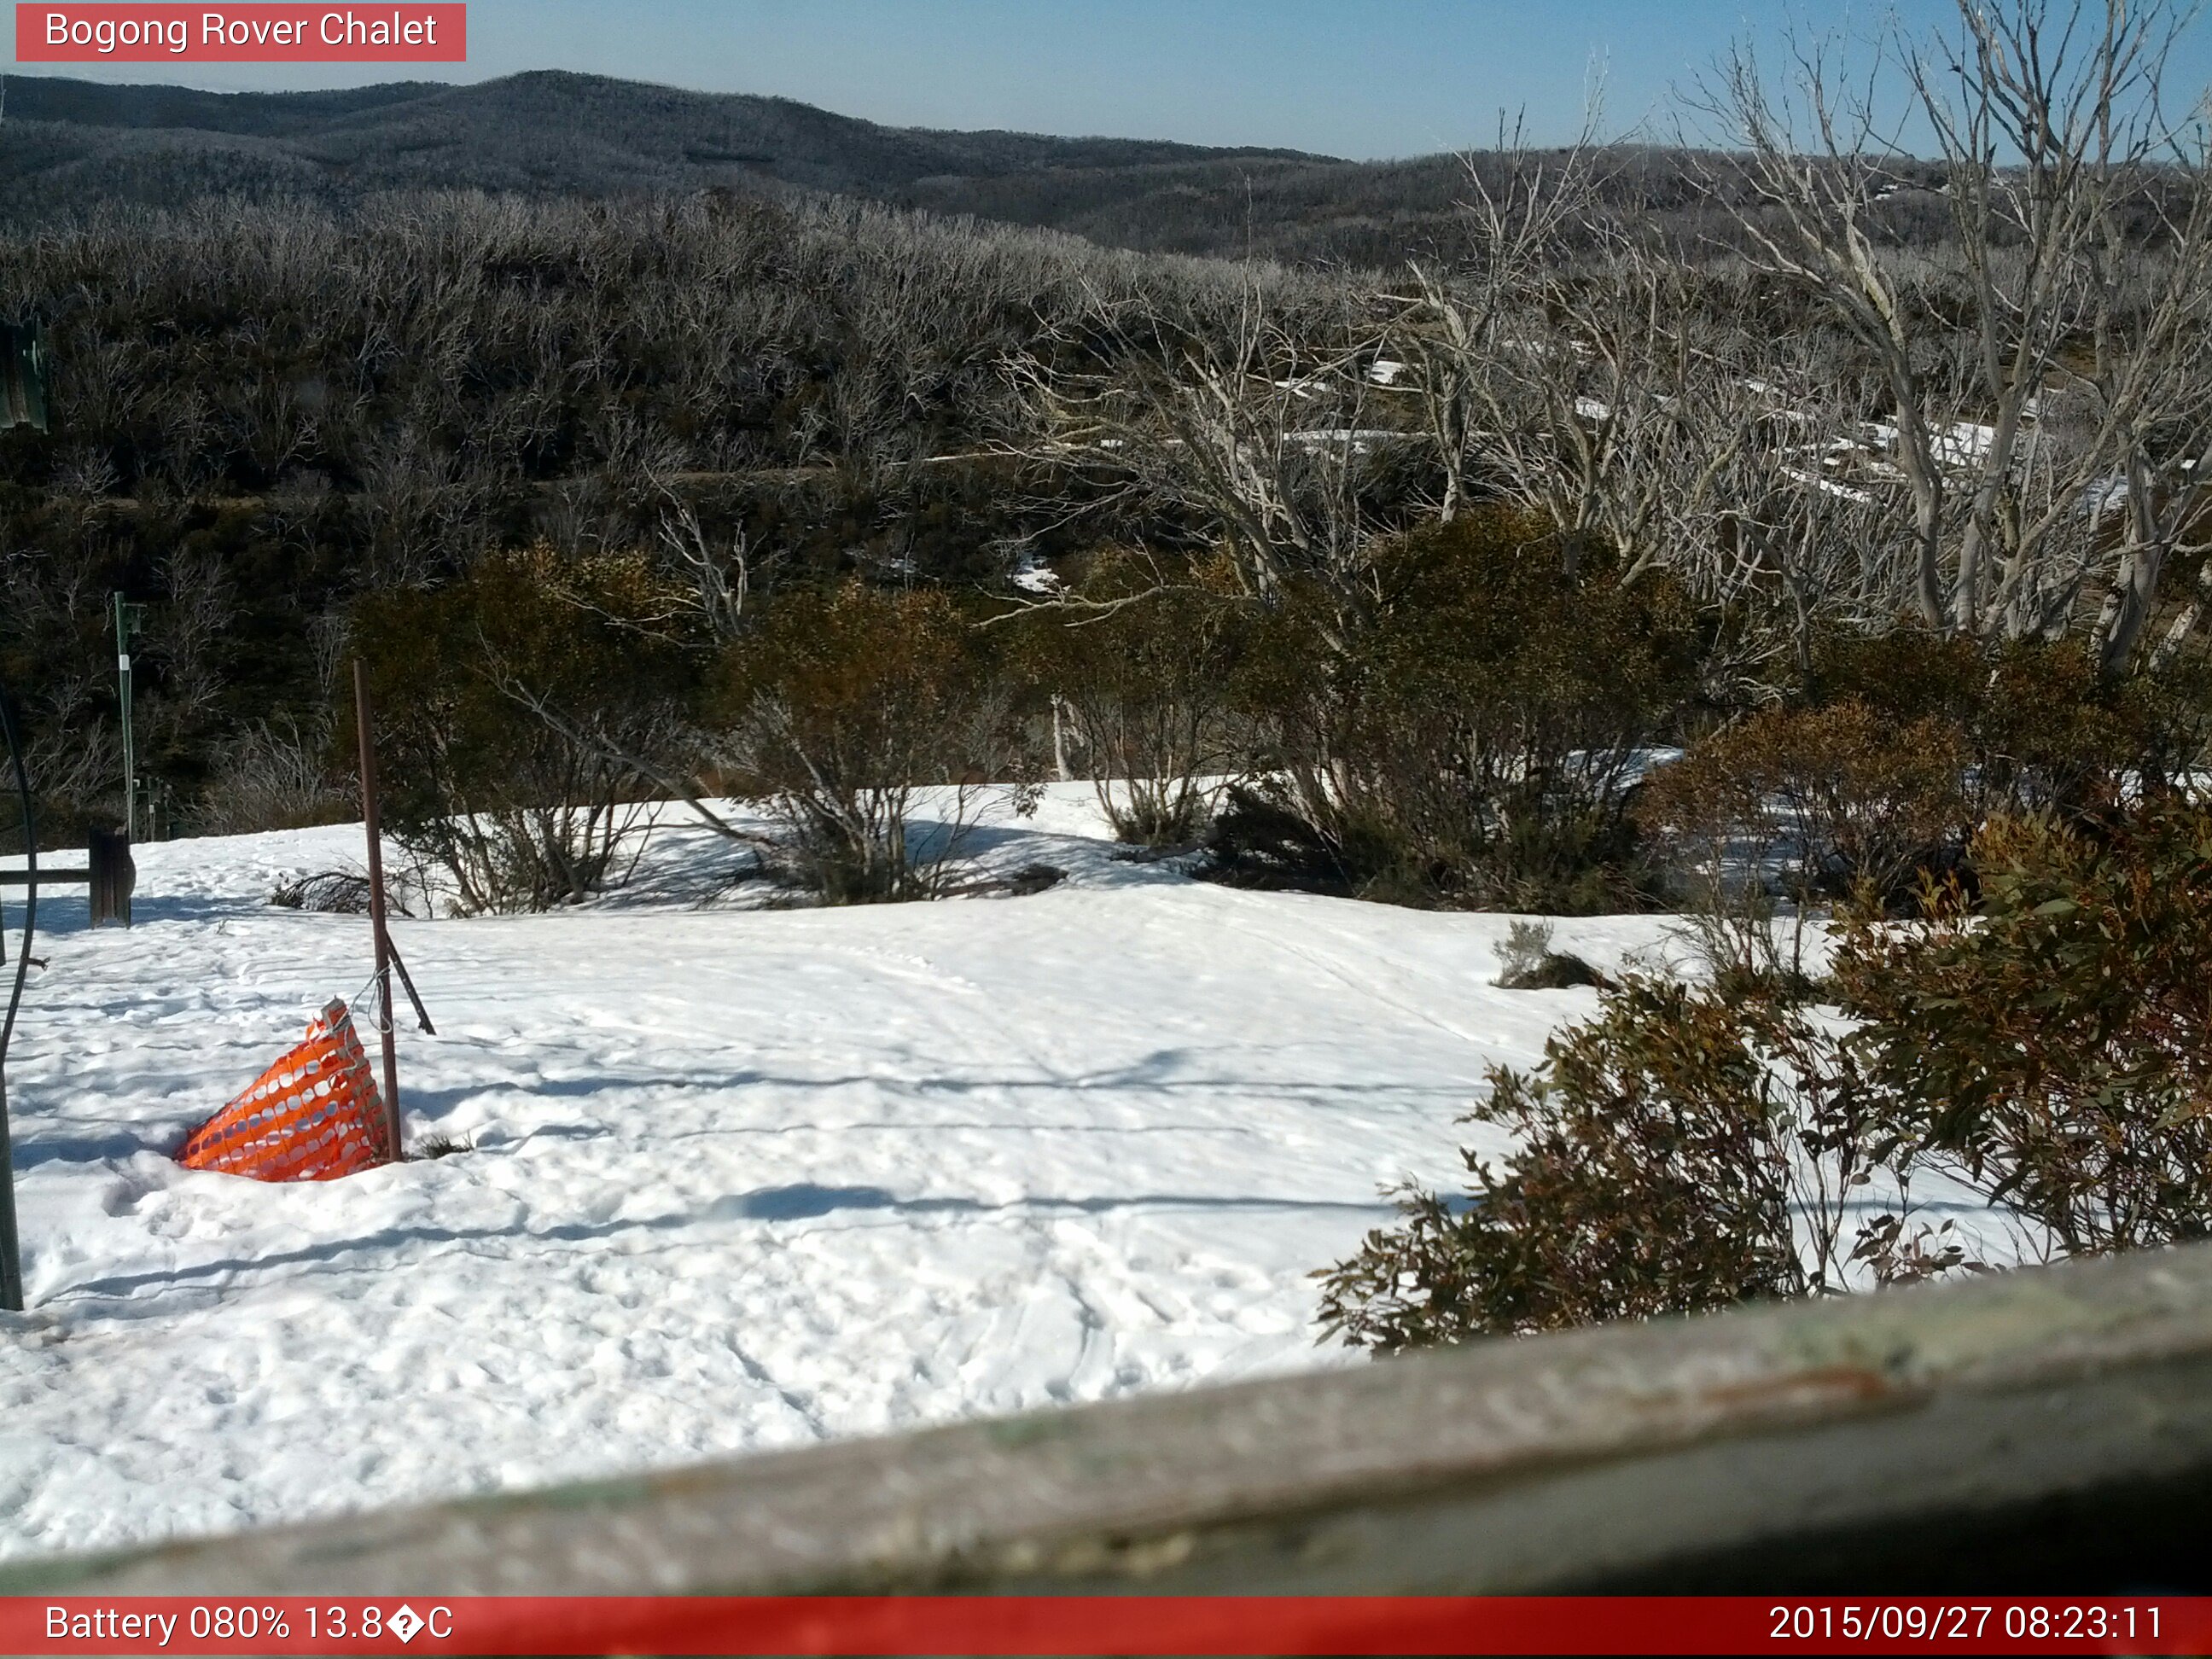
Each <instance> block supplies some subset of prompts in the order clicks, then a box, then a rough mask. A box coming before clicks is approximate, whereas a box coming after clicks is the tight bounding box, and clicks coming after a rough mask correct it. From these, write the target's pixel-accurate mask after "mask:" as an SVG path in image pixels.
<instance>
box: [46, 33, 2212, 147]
mask: <svg viewBox="0 0 2212 1659" xmlns="http://www.w3.org/2000/svg"><path fill="white" fill-rule="evenodd" d="M2060 3H2065V0H2060ZM1891 9H1892V8H1891V7H1890V6H1888V5H1887V4H1881V3H1875V4H1853V5H1850V6H1845V5H1840V4H1830V5H1817V4H1801V5H1798V6H1796V7H1794V8H1790V9H1785V8H1784V7H1783V6H1781V5H1778V4H1762V3H1758V0H1752V3H1749V4H1747V3H1746V0H1517V3H1515V0H471V4H470V7H469V33H470V47H471V50H470V61H469V62H468V63H467V64H465V65H463V64H450V65H439V66H437V67H435V69H426V70H416V71H415V73H416V74H417V75H420V76H423V77H424V78H435V79H440V80H482V79H486V78H489V77H490V76H499V75H507V74H511V73H513V72H514V71H516V70H526V69H549V68H558V69H574V70H591V71H594V72H597V73H599V74H605V75H614V76H624V77H627V78H630V79H635V80H644V81H658V82H667V83H669V84H672V85H678V86H685V87H694V88H702V89H705V90H711V91H726V92H757V93H772V94H779V95H781V96H784V97H789V98H797V99H799V100H803V101H805V102H807V103H811V104H819V105H821V106H824V107H825V108H829V109H833V110H836V111H838V112H842V113H844V114H849V115H858V116H863V117H866V118H868V119H871V120H876V121H884V122H890V123H893V124H896V125H915V126H937V127H969V128H974V127H1012V128H1018V129H1022V130H1024V131H1038V132H1055V133H1069V134H1087V133H1108V134H1113V135H1115V136H1120V137H1158V138H1174V139H1180V140H1183V141H1185V142H1188V143H1206V144H1267V145H1282V146H1286V147H1289V148H1292V149H1307V150H1317V151H1322V152H1325V153H1328V154H1331V155H1350V156H1358V157H1375V156H1389V155H1425V154H1430V153H1433V152H1435V151H1437V150H1443V149H1464V148H1466V147H1468V146H1469V145H1472V144H1480V143H1486V142H1487V141H1488V140H1489V139H1491V138H1492V137H1494V135H1495V133H1496V131H1497V126H1498V115H1499V112H1500V111H1501V110H1521V111H1525V112H1526V113H1527V116H1528V124H1529V127H1530V130H1531V133H1532V136H1534V137H1536V138H1537V139H1538V140H1540V141H1541V140H1545V139H1553V138H1558V137H1565V136H1568V135H1569V134H1571V131H1573V129H1574V128H1575V127H1576V126H1577V125H1578V124H1579V119H1580V114H1581V111H1582V108H1583V97H1584V88H1585V87H1586V85H1587V84H1588V83H1589V80H1590V78H1591V76H1592V75H1593V74H1594V73H1595V74H1596V75H1597V76H1600V77H1601V80H1602V82H1603V85H1604V89H1605V90H1604V107H1605V125H1606V127H1607V130H1608V131H1613V132H1620V131H1627V130H1629V129H1632V128H1634V127H1636V126H1637V125H1638V124H1639V123H1641V122H1644V121H1646V120H1648V119H1652V118H1655V117H1657V118H1663V115H1664V112H1665V110H1666V108H1667V100H1668V93H1669V90H1670V88H1673V87H1675V86H1678V85H1680V84H1682V83H1684V82H1686V81H1688V80H1689V79H1690V78H1691V77H1692V76H1695V75H1696V74H1697V73H1698V72H1699V70H1701V69H1704V68H1705V67H1706V66H1707V65H1708V64H1710V63H1711V59H1712V58H1713V57H1714V55H1715V54H1716V53H1717V52H1721V51H1723V49H1725V48H1726V46H1728V44H1729V41H1730V40H1732V39H1735V38H1736V37H1738V36H1742V35H1750V36H1752V37H1753V38H1755V39H1757V40H1762V41H1765V42H1766V43H1767V44H1768V45H1769V46H1770V48H1771V46H1772V44H1773V42H1774V41H1775V40H1777V39H1778V36H1779V34H1780V32H1781V30H1782V28H1783V27H1784V26H1785V25H1787V24H1791V23H1794V25H1795V26H1796V27H1798V28H1799V29H1801V30H1807V31H1810V32H1812V33H1822V32H1826V31H1830V30H1845V29H1847V30H1850V31H1851V32H1853V33H1860V34H1863V33H1866V32H1868V31H1869V30H1870V29H1872V28H1873V27H1875V26H1876V25H1878V24H1879V23H1880V22H1881V21H1882V20H1883V19H1884V18H1885V17H1887V16H1888V15H1890V12H1891ZM1895 9H1896V10H1897V11H1898V12H1899V13H1901V14H1902V15H1903V16H1904V18H1905V21H1907V22H1908V23H1910V24H1913V25H1916V26H1927V25H1932V24H1933V23H1935V22H1936V21H1940V20H1942V19H1945V18H1948V17H1950V16H1952V15H1954V8H1953V4H1952V0H1899V3H1898V4H1897V6H1896V8H1895ZM2196 33H2197V37H2198V38H2197V39H2196V40H2194V41H2193V42H2192V44H2191V48H2190V49H2189V51H2188V52H2186V53H2185V58H2186V59H2187V63H2186V65H2185V66H2186V67H2187V68H2188V69H2189V70H2191V71H2192V77H2191V85H2196V84H2200V83H2201V82H2203V79H2204V78H2205V76H2206V75H2207V72H2208V71H2212V52H2208V50H2207V49H2206V48H2207V41H2206V40H2205V39H2204V38H2203V37H2204V36H2205V35H2206V34H2207V33H2208V30H2207V29H2206V28H2204V27H2199V28H2198V29H2197V32H2196ZM45 67H46V66H44V65H41V66H40V68H42V69H43V68H45ZM53 67H55V68H56V69H61V68H62V66H58V65H57V66H53ZM64 72H67V73H70V74H83V75H86V76H88V77H92V76H96V77H97V78H100V79H105V80H136V81H147V80H155V79H167V78H175V79H188V80H189V81H190V82H191V84H194V85H198V86H205V87H214V88H222V89H236V88H275V87H301V86H343V85H355V84H360V83H362V82H369V81H379V80H395V79H399V78H402V76H403V75H404V73H405V71H402V70H378V69H375V68H373V67H365V66H356V65H332V66H330V67H329V68H327V69H304V68H289V67H286V68H276V67H270V68H260V67H255V66H248V65H222V66H216V65H208V66H204V67H203V68H201V69H200V70H197V72H195V73H193V74H191V75H190V76H167V75H165V74H164V73H163V71H162V70H161V67H160V66H158V65H154V64H144V65H138V64H131V65H118V66H116V67H115V68H113V69H112V70H100V69H89V70H88V69H80V68H79V67H77V66H75V65H70V66H68V67H67V68H66V70H65V71H64Z"/></svg>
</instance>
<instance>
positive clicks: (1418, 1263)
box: [1321, 980, 1882, 1352]
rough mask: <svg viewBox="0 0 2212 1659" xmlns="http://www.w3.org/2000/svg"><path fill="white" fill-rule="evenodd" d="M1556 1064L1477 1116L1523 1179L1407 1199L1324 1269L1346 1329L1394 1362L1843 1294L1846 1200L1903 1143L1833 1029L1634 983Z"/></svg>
mask: <svg viewBox="0 0 2212 1659" xmlns="http://www.w3.org/2000/svg"><path fill="white" fill-rule="evenodd" d="M1544 1052H1545V1063H1544V1066H1543V1069H1542V1071H1541V1073H1540V1074H1539V1075H1538V1076H1537V1077H1535V1078H1533V1079H1532V1078H1529V1077H1526V1076H1523V1075H1522V1074H1520V1073H1516V1072H1512V1071H1509V1070H1505V1069H1503V1068H1501V1069H1498V1070H1494V1071H1493V1072H1492V1073H1491V1078H1490V1084H1491V1091H1490V1095H1489V1097H1488V1098H1486V1100H1484V1101H1483V1102H1482V1103H1481V1104H1480V1105H1479V1106H1477V1107H1476V1108H1475V1109H1474V1111H1473V1112H1472V1113H1471V1114H1470V1115H1469V1121H1474V1122H1480V1123H1486V1124H1489V1125H1492V1126H1493V1127H1496V1128H1497V1129H1498V1130H1500V1131H1502V1132H1503V1133H1504V1134H1506V1135H1510V1137H1512V1139H1513V1142H1514V1150H1513V1151H1512V1152H1510V1153H1509V1154H1508V1155H1507V1156H1506V1158H1505V1159H1504V1164H1503V1165H1502V1166H1494V1165H1492V1164H1491V1163H1490V1161H1489V1160H1487V1159H1486V1158H1483V1157H1481V1156H1480V1154H1478V1153H1477V1152H1474V1151H1472V1150H1470V1151H1468V1152H1466V1153H1465V1154H1463V1156H1464V1158H1465V1160H1466V1164H1467V1170H1468V1176H1469V1177H1470V1179H1469V1182H1468V1189H1467V1191H1466V1193H1465V1194H1463V1195H1462V1196H1461V1197H1459V1198H1456V1199H1454V1198H1447V1197H1444V1196H1442V1195H1439V1194H1435V1193H1430V1192H1424V1191H1421V1190H1419V1189H1417V1188H1408V1189H1407V1190H1406V1191H1405V1192H1404V1193H1403V1194H1402V1196H1401V1206H1400V1207H1401V1220H1400V1222H1399V1224H1398V1225H1396V1226H1395V1227H1392V1228H1385V1229H1378V1230H1377V1231H1374V1232H1371V1233H1370V1234H1369V1235H1368V1237H1367V1239H1366V1242H1365V1243H1364V1245H1363V1246H1362V1247H1361V1249H1360V1250H1359V1251H1358V1254H1357V1255H1353V1256H1352V1258H1350V1259H1349V1260H1347V1261H1343V1262H1340V1263H1339V1264H1338V1265H1337V1266H1336V1267H1334V1268H1332V1269H1330V1270H1329V1271H1328V1273H1325V1274H1323V1275H1322V1278H1323V1279H1324V1284H1325V1289H1324V1293H1323V1296H1322V1305H1321V1316H1322V1324H1323V1327H1324V1328H1325V1329H1326V1330H1327V1331H1328V1332H1332V1333H1340V1334H1342V1335H1343V1336H1344V1337H1345V1338H1346V1340H1349V1341H1351V1342H1352V1343H1353V1344H1354V1345H1356V1346H1364V1347H1372V1348H1376V1349H1378V1350H1381V1351H1383V1352H1391V1351H1393V1350H1395V1349H1400V1348H1406V1347H1418V1346H1429V1345H1431V1344H1435V1343H1439V1342H1455V1341H1459V1340H1464V1339H1466V1338H1468V1337H1472V1336H1478V1335H1486V1334H1510V1333H1517V1332H1528V1331H1541V1330H1556V1329H1559V1328H1565V1327H1568V1326H1573V1325H1582V1324H1589V1323H1591V1322H1596V1321H1600V1320H1607V1319H1638V1318H1650V1317H1654V1316H1658V1315H1662V1314H1681V1313H1699V1312H1704V1311H1706V1310H1711V1309H1715V1308H1723V1307H1728V1306H1730V1305H1733V1304H1736V1303H1740V1302H1744V1301H1748V1300H1753V1299H1754V1298H1759V1297H1791V1296H1804V1295H1808V1294H1812V1293H1814V1292H1815V1291H1824V1290H1832V1289H1838V1288H1841V1285H1842V1279H1843V1274H1844V1260H1843V1258H1842V1256H1841V1255H1840V1253H1839V1246H1840V1242H1841V1239H1842V1236H1843V1230H1844V1225H1845V1218H1846V1212H1845V1209H1844V1198H1845V1195H1846V1194H1850V1192H1851V1191H1853V1190H1854V1188H1855V1187H1856V1186H1857V1183H1858V1182H1859V1181H1860V1178H1861V1177H1863V1176H1864V1175H1865V1174H1866V1173H1867V1172H1868V1171H1869V1170H1870V1169H1872V1168H1873V1167H1874V1166H1875V1164H1877V1163H1879V1162H1880V1159H1881V1150H1882V1149H1881V1146H1879V1145H1878V1144H1877V1141H1876V1138H1875V1137H1876V1134H1877V1126H1876V1125H1875V1122H1874V1121H1873V1120H1872V1115H1871V1109H1870V1103H1869V1100H1868V1098H1867V1097H1866V1094H1865V1092H1864V1091H1863V1089H1862V1088H1861V1087H1860V1086H1859V1084H1858V1080H1857V1077H1856V1076H1855V1074H1854V1073H1852V1072H1851V1070H1850V1067H1849V1066H1848V1064H1847V1063H1842V1062H1841V1056H1840V1054H1839V1051H1838V1048H1837V1046H1836V1045H1835V1044H1834V1043H1833V1042H1832V1041H1831V1040H1829V1039H1828V1038H1826V1036H1824V1035H1823V1034H1822V1033H1821V1031H1820V1029H1819V1028H1818V1027H1817V1026H1815V1025H1814V1024H1812V1023H1811V1022H1810V1021H1809V1020H1808V1019H1807V1018H1804V1017H1802V1016H1801V1015H1798V1014H1795V1013H1792V1012H1788V1011H1786V1010H1783V1009H1780V1008H1778V1007H1776V1006H1772V1005H1766V1004H1749V1005H1746V1004H1741V1003H1735V1002H1732V1001H1729V1000H1723V999H1720V998H1717V997H1716V996H1713V995H1711V994H1709V993H1705V992H1702V991H1699V990H1696V989H1692V988H1691V987H1686V986H1682V985H1678V984H1671V983H1663V982H1656V981H1648V980H1632V981H1627V982H1626V983H1624V984H1623V985H1621V986H1620V987H1618V988H1617V989H1615V990H1613V991H1612V992H1610V993H1608V994H1607V997H1606V1000H1605V1004H1604V1006H1603V1009H1602V1012H1601V1013H1600V1014H1599V1016H1598V1018H1596V1019H1595V1020H1593V1021H1591V1022H1589V1023H1588V1024H1581V1025H1577V1026H1573V1027H1570V1028H1569V1029H1568V1030H1565V1031H1563V1032H1561V1033H1559V1035H1557V1036H1554V1037H1553V1038H1552V1039H1551V1040H1550V1041H1549V1042H1547V1044H1546V1045H1545V1051H1544ZM1869 1237H1871V1235H1869ZM1859 1242H1860V1243H1865V1242H1866V1241H1865V1239H1864V1238H1862V1239H1861V1240H1860V1241H1859Z"/></svg>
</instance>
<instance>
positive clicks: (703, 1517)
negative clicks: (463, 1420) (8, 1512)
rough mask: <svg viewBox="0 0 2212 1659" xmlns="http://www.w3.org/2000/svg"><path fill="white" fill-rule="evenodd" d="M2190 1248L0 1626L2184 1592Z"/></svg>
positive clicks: (606, 1507)
mask: <svg viewBox="0 0 2212 1659" xmlns="http://www.w3.org/2000/svg"><path fill="white" fill-rule="evenodd" d="M2207 1498H2212V1245H2206V1246H2197V1247H2191V1248H2189V1249H2179V1250H2172V1251H2164V1252H2157V1253H2150V1254H2146V1255H2137V1256H2133V1257H2128V1258H2122V1259H2118V1260H2112V1261H2097V1262H2088V1263H2081V1264H2075V1265H2070V1266H2064V1267H2057V1268H2049V1269H2035V1270H2027V1271H2022V1272H2018V1273H2008V1274H2003V1275H2000V1276H1995V1277H1991V1278H1989V1279H1981V1280H1978V1281H1976V1282H1973V1283H1971V1284H1966V1285H1951V1286H1945V1287H1941V1288H1935V1289H1925V1290H1918V1291H1896V1292H1888V1293H1883V1294H1880V1295H1875V1296H1867V1297H1850V1298H1843V1299H1838V1300H1834V1301H1829V1302H1825V1303H1820V1304H1793V1305H1789V1306H1780V1307H1770V1308H1764V1309H1754V1310H1742V1311H1738V1312H1734V1313H1730V1314H1727V1315H1723V1316H1714V1317H1710V1318H1704V1319H1696V1320H1677V1321H1668V1322H1658V1323H1652V1324H1644V1325H1636V1326H1626V1327H1616V1328H1606V1329H1600V1330H1591V1331H1581V1332H1574V1333H1570V1334H1562V1335H1558V1336H1548V1337H1542V1338H1536V1339H1531V1340H1521V1341H1495V1342H1486V1343H1479V1344H1474V1345H1471V1346H1467V1347H1464V1348H1462V1349H1459V1350H1456V1351H1453V1352H1443V1353H1437V1354H1429V1355H1423V1356H1419V1357H1416V1358H1403V1359H1397V1360H1391V1361H1387V1362H1383V1363H1380V1364H1358V1365H1354V1366H1351V1367H1348V1368H1341V1369H1336V1370H1328V1371H1323V1372H1321V1373H1318V1374H1313V1375H1305V1376H1294V1377H1286V1378H1280V1379H1276V1380H1271V1381H1265V1382H1259V1383H1246V1384H1240V1385H1237V1386H1233V1387H1225V1388H1217V1389H1200V1390H1195V1391H1193V1392H1189V1393H1185V1394H1180V1395H1165V1396H1159V1397H1155V1398H1149V1399H1144V1400H1139V1401H1128V1402H1116V1403H1110V1404H1106V1405H1098V1406H1091V1407H1083V1408H1079V1409H1074V1410H1067V1411H1060V1412H1052V1413H1042V1414H1038V1415H1035V1416H1028V1417H1019V1418H1013V1419H1003V1420H997V1421H990V1422H979V1423H973V1424H967V1425H960V1426H957V1427H952V1428H945V1429H939V1430H933V1431H927V1432H924V1433H919V1434H911V1435H905V1436H900V1437H894V1438H888V1439H880V1440H860V1441H849V1442H844V1443H836V1444H831V1445H827V1446H823V1447H819V1448H815V1449H808V1450H804V1451H797V1452H791V1453H784V1454H779V1455H772V1456H763V1457H756V1458H750V1459H746V1460H742V1461H738V1462H726V1463H720V1464H714V1465H709V1466H706V1467H702V1468H688V1469H684V1470H680V1471H677V1472H672V1473H662V1474H640V1475H637V1476H635V1478H631V1479H625V1480H607V1481H602V1482H599V1483H596V1484H591V1485H584V1486H568V1487H562V1488H556V1489H554V1490H550V1491H544V1492H526V1493H516V1494H513V1495H509V1496H505V1497H499V1498H484V1499H479V1500H471V1501H467V1502H462V1503H455V1504H441V1505H438V1506H435V1507H430V1508H424V1509H419V1510H409V1511H399V1512H392V1513H385V1514H374V1515H367V1516H360V1517H357V1518H352V1519H345V1520H339V1521H333V1522H321V1523H318V1524H313V1525H304V1526H296V1527H288V1528H278V1529H273V1530H270V1531H267V1532H261V1533H254V1534H243V1535H239V1536H234V1537H228V1538H216V1539H210V1540H204V1541H190V1542H179V1543H174V1544H170V1545H167V1546H164V1547H157V1548H153V1549H149V1550H143V1551H135V1552H130V1553H118V1554H111V1555H106V1556H102V1557H84V1558H76V1559H53V1560H47V1561H33V1562H24V1563H17V1564H15V1565H11V1566H9V1567H8V1568H7V1569H5V1570H0V1591H4V1592H11V1593H17V1594H21V1593H26V1592H29V1591H33V1590H46V1591H64V1590H69V1591H75V1592H79V1593H88V1592H93V1591H98V1592H101V1593H106V1594H134V1593H135V1594H165V1593H181V1592H185V1591H192V1592H201V1593H210V1594H242V1593H255V1594H307V1593H317V1594H327V1595H386V1594H392V1593H398V1592H405V1593H408V1594H441V1595H466V1594H528V1593H561V1594H570V1595H584V1594H639V1593H693V1594H699V1593H710V1592H711V1593H731V1594H743V1593H752V1592H769V1591H782V1592H811V1591H829V1590H839V1591H848V1592H875V1591H886V1590H953V1589H967V1590H975V1589H987V1590H1020V1591H1036V1592H1054V1591H1070V1590H1098V1589H1146V1590H1150V1591H1155V1592H1160V1593H1169V1592H1213V1591H1228V1590H1236V1591H1250V1592H1270V1591H1280V1590H1299V1591H1305V1592H1322V1593H1327V1592H1352V1591H1358V1592H1382V1591H1398V1592H1415V1593H1424V1592H1425V1593H1442V1592H1455V1593H1488V1592H1506V1591H1517V1592H1544V1591H1565V1590H1618V1589H1649V1590H1672V1589H1682V1590H1686V1589H1700V1590H1716V1589H1718V1590H1728V1589H1740V1590H1748V1591H1759V1592H1765V1591H1772V1590H1782V1589H1798V1590H1817V1589H1839V1590H1853V1591H1858V1592H1875V1591H1882V1590H1890V1591H1895V1590H1900V1589H1929V1590H1940V1589H1974V1590H1979V1591H1984V1592H1992V1591H1997V1590H2002V1589H2021V1590H2033V1591H2039V1592H2044V1593H2051V1592H2058V1591H2086V1590H2089V1589H2107V1590H2111V1589H2160V1588H2164V1589H2172V1588H2175V1587H2177V1586H2178V1585H2181V1584H2185V1583H2191V1582H2193V1581H2194V1580H2196V1579H2199V1578H2202V1577H2204V1576H2205V1574H2206V1568H2205V1565H2204V1559H2203V1544H2202V1541H2201V1540H2202V1537H2203V1516H2204V1515H2205V1514H2206V1513H2207V1512H2212V1511H2208V1510H2207V1507H2206V1500H2207Z"/></svg>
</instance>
